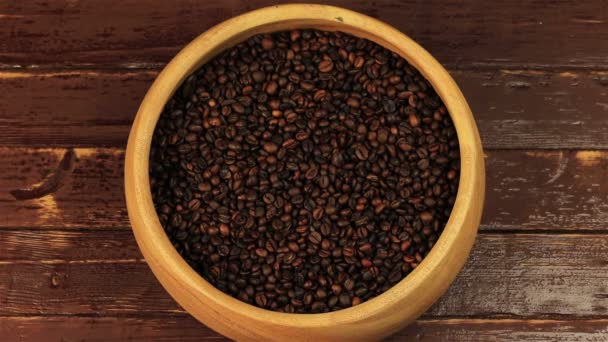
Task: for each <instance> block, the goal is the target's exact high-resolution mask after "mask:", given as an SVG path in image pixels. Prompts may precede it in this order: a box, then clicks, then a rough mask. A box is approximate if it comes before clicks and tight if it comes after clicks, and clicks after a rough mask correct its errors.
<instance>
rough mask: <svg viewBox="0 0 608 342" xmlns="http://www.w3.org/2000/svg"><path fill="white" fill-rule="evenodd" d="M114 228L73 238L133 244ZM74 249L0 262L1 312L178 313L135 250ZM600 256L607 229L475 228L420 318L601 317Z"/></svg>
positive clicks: (604, 296)
mask: <svg viewBox="0 0 608 342" xmlns="http://www.w3.org/2000/svg"><path fill="white" fill-rule="evenodd" d="M99 234H102V233H99ZM114 234H116V233H107V234H105V235H97V236H91V237H89V236H88V235H87V233H85V232H82V233H81V235H80V237H78V238H77V239H82V240H83V241H84V242H81V244H91V243H95V244H103V245H114V244H125V245H132V246H134V245H135V243H134V241H133V240H131V239H132V237H131V236H130V234H117V235H114ZM75 238H76V237H75ZM89 239H95V240H96V242H91V241H88V240H89ZM30 241H32V240H28V239H26V238H23V240H22V242H23V244H24V245H27V244H28V243H29V242H30ZM34 241H35V240H34ZM3 244H4V243H3ZM66 245H67V244H66ZM0 246H2V245H0ZM41 248H42V247H41ZM54 248H56V247H49V249H50V250H51V251H50V252H45V254H49V255H52V254H53V253H55V252H53V251H52V250H53V249H54ZM79 248H80V247H78V246H72V245H69V246H67V247H66V248H65V250H64V251H63V252H62V253H63V255H64V261H65V262H45V261H44V260H37V262H34V263H19V262H11V261H9V262H1V263H0V315H54V314H62V315H75V314H76V315H101V316H104V315H143V314H175V313H179V314H185V312H184V311H183V310H182V309H181V308H180V307H179V306H178V305H177V304H176V303H175V302H174V301H173V300H172V299H171V298H170V297H169V295H168V294H167V293H166V292H165V291H164V290H163V289H162V288H161V286H160V285H159V284H158V282H157V281H156V279H155V278H154V276H153V275H152V273H151V272H150V270H149V268H148V266H147V265H146V264H145V263H143V262H142V261H141V260H138V259H137V257H138V253H137V252H136V251H133V250H132V249H129V248H127V251H126V252H125V255H124V256H117V255H114V256H113V257H115V258H120V259H107V260H106V259H104V260H91V258H97V255H98V254H97V253H98V252H91V255H86V254H84V253H83V252H80V251H79ZM38 253H39V254H40V253H42V252H40V251H38ZM110 257H112V256H110ZM607 260H608V235H577V234H566V235H543V234H526V235H496V234H490V235H486V234H482V235H480V236H479V237H478V239H477V242H476V245H475V247H474V248H473V251H472V253H471V257H470V259H469V261H468V263H467V265H466V266H465V268H464V269H463V271H462V272H461V273H460V275H459V276H458V278H457V280H456V281H455V282H454V283H453V284H452V286H451V287H450V289H449V290H448V292H447V293H446V294H445V295H444V296H443V297H442V298H441V299H440V300H439V301H438V302H437V303H436V304H435V305H434V306H433V307H432V308H431V309H430V310H429V311H428V312H427V313H426V314H425V315H424V317H425V318H426V319H431V318H437V317H444V318H445V317H449V318H455V317H461V318H466V317H472V318H479V317H483V318H548V319H549V318H560V319H564V318H566V317H570V318H577V319H583V318H585V317H587V318H589V317H593V318H608V286H606V282H605V278H606V277H605V274H606V269H607V267H608V261H607Z"/></svg>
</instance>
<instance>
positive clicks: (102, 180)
mask: <svg viewBox="0 0 608 342" xmlns="http://www.w3.org/2000/svg"><path fill="white" fill-rule="evenodd" d="M63 153H64V150H62V149H19V148H18V149H15V148H0V156H1V157H0V160H3V161H6V162H4V163H3V165H4V166H5V169H4V170H5V171H4V172H3V173H2V174H0V189H5V191H2V192H0V208H2V209H0V222H1V223H0V227H36V228H59V229H65V228H68V229H69V228H100V227H104V228H112V227H121V228H126V227H129V219H128V216H127V208H126V204H125V202H124V186H123V158H124V151H123V150H115V149H77V150H76V155H77V158H78V159H77V161H76V166H75V169H74V171H73V173H72V174H71V177H68V178H66V181H65V184H63V186H62V187H61V188H59V190H58V191H57V192H56V193H55V194H53V195H50V196H46V197H42V198H40V199H33V200H28V201H16V200H14V199H13V197H12V196H11V195H10V194H9V193H8V191H9V190H14V189H16V188H26V187H29V186H30V185H32V184H35V183H37V182H39V181H40V180H41V179H42V178H43V177H44V176H45V175H46V174H48V173H49V172H50V171H51V170H52V169H53V168H55V167H57V163H58V162H59V160H60V159H61V157H62V156H63Z"/></svg>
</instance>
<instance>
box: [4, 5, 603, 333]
mask: <svg viewBox="0 0 608 342" xmlns="http://www.w3.org/2000/svg"><path fill="white" fill-rule="evenodd" d="M315 2H316V1H315ZM329 2H331V3H333V4H336V5H339V6H343V7H347V8H351V9H354V10H358V11H361V12H363V13H367V14H369V15H371V16H374V17H376V18H379V19H381V20H384V21H386V22H388V23H390V24H392V25H394V26H396V27H397V28H398V29H400V30H401V31H403V32H405V33H406V34H408V35H410V36H411V37H412V38H414V39H415V40H417V41H418V42H420V43H421V44H422V45H423V46H424V47H426V48H427V49H428V50H429V51H430V52H431V53H432V54H434V55H435V56H436V57H437V58H438V59H439V61H440V62H442V63H443V64H444V65H445V66H446V67H447V68H448V69H449V70H450V72H451V74H452V75H453V76H454V78H455V79H456V80H457V82H458V83H459V84H460V86H461V88H462V90H463V92H464V93H465V95H466V97H467V98H468V100H469V103H470V105H471V107H472V109H473V111H474V113H475V116H476V118H477V122H478V125H479V128H480V131H481V135H482V139H483V143H484V148H485V150H486V165H487V196H486V197H487V198H486V204H485V212H484V217H483V220H482V225H481V228H480V234H479V237H478V239H477V243H476V246H475V247H474V250H473V252H472V255H471V257H470V260H469V262H468V264H467V266H466V267H465V269H464V270H463V271H462V273H461V274H460V276H459V277H458V279H457V280H456V282H455V283H454V284H453V286H452V287H451V288H450V290H449V291H448V293H447V294H446V295H445V296H443V298H442V299H441V300H439V302H437V303H436V304H435V305H434V306H433V307H432V309H430V310H429V311H428V312H427V313H426V314H424V315H423V316H422V317H421V318H420V319H419V320H418V321H416V322H415V323H414V324H412V325H411V326H409V327H407V328H405V329H404V330H403V331H401V332H400V333H399V334H398V335H397V336H395V337H394V338H393V339H394V340H399V341H409V340H421V341H446V340H450V341H493V340H501V341H504V340H507V341H521V340H534V341H544V340H570V341H572V340H573V341H606V340H608V197H607V194H608V191H607V190H608V181H607V179H608V158H607V157H608V152H607V151H606V150H607V149H608V95H607V94H608V71H607V70H608V3H606V2H604V1H591V0H578V1H574V0H552V1H549V0H536V1H525V2H524V1H521V2H515V1H455V0H443V1H439V0H437V1H435V0H433V1H420V2H416V1H411V0H402V1H399V0H375V1H365V0H353V1H329ZM271 3H276V2H271V1H265V0H229V1H222V2H220V1H204V0H200V1H192V0H174V1H161V0H106V1H96V0H53V1H50V0H37V1H33V0H4V1H2V2H0V68H1V70H0V132H1V133H0V162H1V163H0V165H1V171H0V340H2V341H80V340H95V341H100V340H107V341H118V340H141V341H152V340H154V341H157V340H163V341H165V340H170V341H201V340H223V338H222V337H221V336H219V335H217V334H216V333H214V332H213V331H211V330H210V329H208V328H206V327H204V326H203V325H201V324H199V323H197V322H196V321H195V320H194V319H192V318H191V317H190V316H188V314H186V313H185V312H184V311H183V310H182V309H181V308H180V307H179V306H178V305H177V304H176V303H175V302H174V301H173V300H172V299H171V298H170V297H169V296H168V295H167V294H166V293H165V291H164V290H163V289H162V288H161V287H160V285H159V284H158V282H157V281H156V279H155V278H154V277H153V275H152V273H151V272H150V270H149V269H148V267H147V265H146V263H145V262H144V260H143V259H142V256H141V254H140V253H139V251H138V248H137V246H136V244H135V241H134V239H133V236H132V234H131V231H130V228H129V221H128V218H127V212H126V208H125V203H124V197H123V179H122V173H123V156H124V148H125V144H126V139H127V135H128V132H129V128H130V125H131V121H132V120H133V116H134V114H135V112H136V110H137V107H138V105H139V102H140V101H141V99H142V97H143V95H144V93H145V92H146V89H147V88H148V87H149V85H150V84H151V82H152V80H153V79H154V77H155V76H156V74H157V73H158V71H159V70H160V69H161V68H162V67H163V65H164V64H165V63H166V62H167V61H168V60H169V59H170V58H171V57H172V56H173V55H174V54H175V53H176V52H177V51H178V50H179V49H180V48H181V47H183V46H184V45H185V44H186V43H187V42H189V41H190V40H191V39H193V38H194V37H195V36H197V35H198V34H199V33H201V32H203V31H204V30H206V29H207V28H209V27H210V26H211V25H213V24H216V23H218V22H220V21H222V20H224V19H226V18H229V17H231V16H233V15H236V14H239V13H242V12H244V11H248V10H251V9H254V8H258V7H261V6H264V5H268V4H271ZM71 148H75V152H76V155H77V158H76V159H75V160H74V161H73V163H68V164H73V165H69V166H73V167H74V168H73V171H71V172H70V169H69V167H68V170H67V171H65V172H64V173H63V174H62V176H61V177H56V178H57V180H58V182H59V183H60V185H62V186H61V187H60V188H59V189H50V190H49V191H50V192H52V193H51V194H50V195H48V196H44V197H41V198H36V199H31V200H15V198H14V197H13V196H12V195H11V194H10V193H9V191H10V190H13V189H19V188H23V187H28V186H30V185H32V184H34V183H37V182H39V181H40V180H41V179H42V178H43V177H45V176H47V175H49V173H50V174H51V175H52V174H53V172H54V170H55V169H56V168H57V165H58V163H59V161H60V159H61V158H62V157H63V155H64V153H65V152H66V151H71ZM55 190H56V191H55Z"/></svg>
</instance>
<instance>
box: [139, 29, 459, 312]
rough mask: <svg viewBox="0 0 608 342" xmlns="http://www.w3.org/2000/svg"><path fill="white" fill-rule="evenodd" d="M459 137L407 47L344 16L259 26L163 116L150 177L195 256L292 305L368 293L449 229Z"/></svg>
mask: <svg viewBox="0 0 608 342" xmlns="http://www.w3.org/2000/svg"><path fill="white" fill-rule="evenodd" d="M459 156H460V152H459V147H458V139H457V136H456V131H455V128H454V125H453V123H452V121H451V119H450V116H449V114H448V112H447V110H446V108H445V106H444V105H443V103H442V101H441V99H440V98H439V97H438V96H437V94H436V93H435V91H434V90H433V89H432V87H431V86H430V85H429V83H428V82H427V81H426V80H425V79H424V78H423V77H422V76H421V75H420V73H419V72H418V71H417V70H415V69H414V68H413V67H412V66H410V65H409V64H408V63H407V62H406V61H405V60H404V59H402V58H401V57H399V56H398V55H396V54H395V53H393V52H391V51H389V50H387V49H385V48H383V47H381V46H378V45H377V44H375V43H373V42H371V41H369V40H366V39H359V38H356V37H353V36H350V35H347V34H344V33H340V32H323V31H315V30H302V31H291V32H278V33H273V34H265V35H257V36H254V37H252V38H250V39H248V40H247V41H245V42H243V43H240V44H238V45H236V46H235V47H233V48H230V49H228V50H226V51H224V52H223V53H221V54H220V55H218V56H217V57H215V58H214V59H213V60H211V61H209V62H208V63H206V64H205V65H203V66H202V67H201V68H200V69H199V70H197V71H196V72H194V73H193V74H192V75H190V76H189V77H188V78H187V79H186V80H185V81H184V83H183V85H182V86H181V87H180V88H179V89H178V90H177V92H176V93H175V95H174V96H173V97H172V98H171V99H170V101H169V102H168V103H167V105H166V108H165V110H164V111H163V113H162V115H161V117H160V120H159V122H158V124H157V127H156V131H155V134H154V138H153V143H152V150H151V157H150V162H151V164H150V183H151V187H152V195H153V199H154V204H155V207H156V210H157V212H158V216H159V218H160V221H161V223H162V225H163V227H164V229H165V231H166V233H167V235H168V236H169V238H170V239H171V241H172V243H173V245H174V246H175V248H176V249H177V251H179V253H180V254H181V255H182V256H183V257H184V259H185V260H186V261H187V262H188V264H189V265H190V266H191V267H192V268H194V269H195V270H196V271H197V272H199V273H200V274H201V276H203V277H204V278H205V279H206V280H208V281H209V282H210V283H211V284H213V285H214V286H215V287H217V288H218V289H220V290H221V291H223V292H225V293H227V294H229V295H231V296H234V297H236V298H238V299H240V300H241V301H244V302H246V303H250V304H252V305H255V306H258V307H261V308H265V309H269V310H275V311H280V312H288V313H294V312H297V313H317V312H328V311H335V310H340V309H343V308H348V307H351V306H355V305H358V304H360V303H362V302H364V301H366V300H369V299H370V298H373V297H375V296H377V295H379V294H381V293H383V292H385V291H387V290H388V289H390V288H391V287H392V286H393V285H395V284H396V283H398V282H399V281H400V280H402V279H403V278H404V277H405V276H407V275H408V274H409V273H410V272H411V271H412V270H413V269H415V268H416V266H418V265H419V264H420V262H421V261H422V260H423V259H424V257H425V256H426V255H427V254H428V253H429V251H430V250H431V248H432V247H433V245H434V244H435V242H436V241H437V239H438V238H439V235H440V234H441V232H442V230H443V228H444V226H445V224H446V222H447V220H448V217H449V216H450V212H451V210H452V206H453V204H454V201H455V199H456V192H457V189H458V179H459V170H460V157H459Z"/></svg>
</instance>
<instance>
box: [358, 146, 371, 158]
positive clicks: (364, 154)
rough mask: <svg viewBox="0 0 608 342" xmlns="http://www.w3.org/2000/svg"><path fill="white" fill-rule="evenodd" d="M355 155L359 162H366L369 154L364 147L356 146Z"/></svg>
mask: <svg viewBox="0 0 608 342" xmlns="http://www.w3.org/2000/svg"><path fill="white" fill-rule="evenodd" d="M355 154H356V155H357V158H359V159H360V160H367V158H368V157H369V152H368V151H367V148H366V147H365V146H364V145H357V146H356V147H355Z"/></svg>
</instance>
